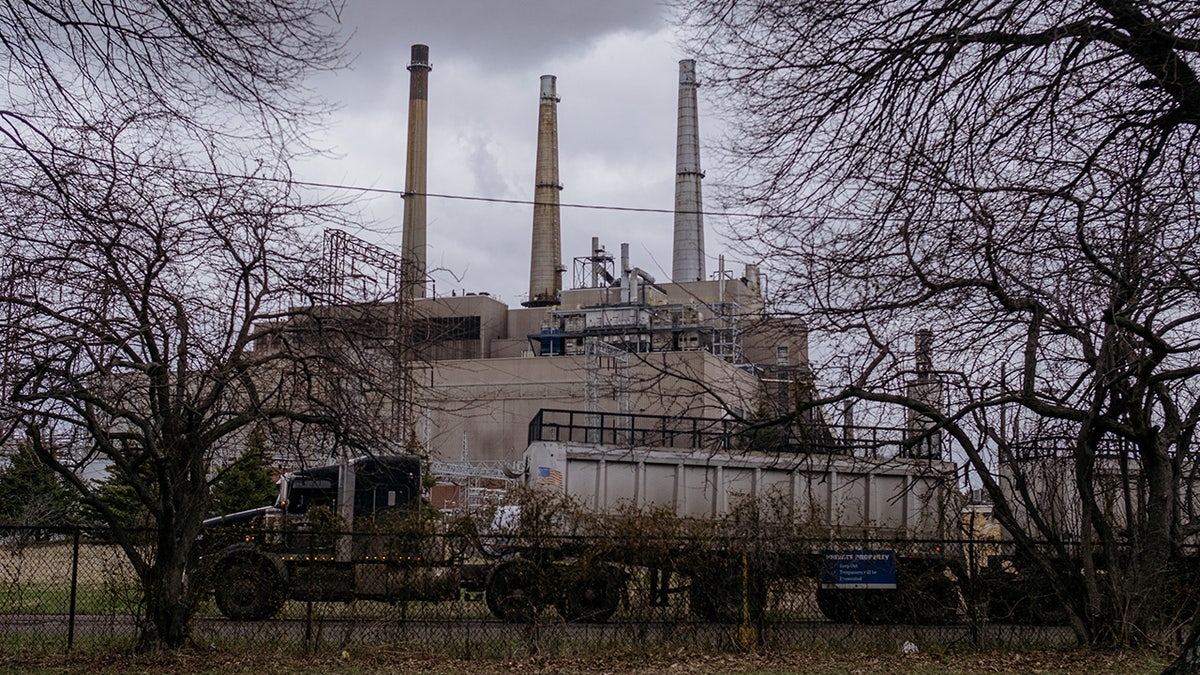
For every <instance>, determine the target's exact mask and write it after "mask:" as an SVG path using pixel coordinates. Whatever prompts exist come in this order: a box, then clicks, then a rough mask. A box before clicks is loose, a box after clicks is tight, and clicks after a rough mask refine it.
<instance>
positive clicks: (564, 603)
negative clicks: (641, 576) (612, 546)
mask: <svg viewBox="0 0 1200 675" xmlns="http://www.w3.org/2000/svg"><path fill="white" fill-rule="evenodd" d="M559 581H560V582H561V583H562V587H563V588H562V594H561V595H559V597H558V600H557V602H556V603H555V608H556V609H558V613H559V615H560V616H562V618H563V619H566V620H567V621H570V622H575V623H604V622H605V621H608V620H609V619H611V618H612V615H613V614H615V613H616V611H617V607H619V606H620V604H621V597H622V596H623V595H625V582H624V580H623V579H622V578H621V574H620V572H619V571H617V570H615V569H613V568H611V567H609V566H607V565H575V566H573V567H570V568H568V569H567V571H566V573H565V574H564V575H563V576H562V577H561V578H560V579H559Z"/></svg>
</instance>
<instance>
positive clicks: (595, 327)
mask: <svg viewBox="0 0 1200 675" xmlns="http://www.w3.org/2000/svg"><path fill="white" fill-rule="evenodd" d="M428 57H429V50H428V48H427V47H424V46H421V45H417V46H414V48H413V63H412V65H411V66H410V71H411V73H412V84H411V86H412V87H413V92H412V95H411V96H412V101H411V105H410V120H409V138H410V146H409V155H408V158H407V164H406V166H407V170H408V172H409V173H408V176H407V178H406V186H410V187H409V192H410V194H408V195H406V199H405V220H404V228H405V229H404V238H403V242H404V243H403V251H402V254H401V255H400V256H397V257H396V259H397V261H398V265H399V266H400V267H401V269H400V270H399V275H398V276H399V279H401V280H403V281H402V283H401V290H400V292H399V293H397V295H396V297H397V298H398V299H397V300H396V301H394V303H391V304H389V303H380V304H377V305H374V306H373V309H371V310H369V311H371V312H373V313H375V314H377V315H378V316H379V317H381V321H383V322H384V323H387V322H389V321H397V320H401V319H400V318H399V317H408V323H407V324H406V325H407V326H408V329H407V330H408V331H411V332H409V333H407V334H406V337H407V343H408V346H406V347H405V352H404V354H403V360H404V375H403V377H404V378H405V389H404V396H405V397H406V398H407V399H408V400H407V401H406V405H405V406H404V407H403V408H393V409H392V410H390V411H389V410H384V409H381V411H380V414H381V415H394V416H399V417H400V418H401V419H400V420H399V423H400V424H401V425H402V426H404V427H406V432H407V435H408V438H409V439H410V440H411V439H415V440H416V441H417V443H418V444H419V445H420V447H421V450H422V451H423V452H424V453H425V454H427V455H428V456H429V457H430V458H431V459H432V460H434V461H435V462H443V463H454V462H457V463H462V464H467V463H488V462H494V463H501V462H512V461H514V460H518V459H520V457H521V454H522V452H523V451H524V449H525V447H526V444H527V429H528V425H529V422H530V420H531V419H532V418H533V416H534V415H535V414H536V413H537V412H538V411H539V410H541V409H544V408H557V409H569V410H578V411H581V412H586V413H591V414H597V415H599V414H601V413H631V414H640V415H657V416H664V417H665V418H671V417H679V416H688V417H706V418H714V419H720V418H731V417H736V416H743V415H744V416H753V415H755V414H762V413H764V412H766V413H769V414H775V413H776V412H778V410H779V409H780V407H781V406H784V407H790V406H791V405H792V398H791V397H793V396H795V395H796V394H797V392H798V391H799V390H800V388H801V385H802V384H803V383H804V382H806V381H808V380H807V379H806V377H807V373H808V346H807V341H806V331H805V327H804V325H803V323H802V322H801V321H800V320H799V319H795V318H779V317H772V316H769V315H768V314H767V313H766V311H765V308H764V299H763V296H764V293H763V290H764V289H763V287H762V280H761V279H760V277H759V274H758V270H757V268H756V267H755V266H753V265H746V266H744V267H743V268H742V269H739V270H737V272H736V273H735V272H733V271H732V270H727V269H726V268H725V264H724V261H723V259H721V262H720V264H719V265H718V267H719V269H718V271H717V272H716V273H715V274H713V275H712V276H709V277H707V278H706V274H705V257H704V232H703V221H702V218H701V214H702V208H701V203H700V179H701V178H702V176H703V174H702V173H701V171H700V167H699V137H698V125H697V122H696V116H697V114H696V97H695V88H696V84H697V82H696V75H695V64H694V62H691V61H684V62H681V63H680V80H679V86H680V96H679V102H680V103H679V105H680V110H679V126H678V136H679V138H678V143H677V147H678V148H679V151H678V152H679V156H678V157H677V180H676V199H675V209H676V219H675V237H674V249H673V256H674V258H675V259H674V261H673V279H672V280H671V281H660V280H656V279H655V278H654V277H653V276H652V275H650V274H648V273H647V272H645V271H644V270H642V269H640V268H638V267H637V266H636V265H634V264H633V262H632V261H631V260H630V258H629V253H628V250H629V249H628V245H626V244H622V245H621V247H620V249H621V253H620V254H619V256H614V255H612V254H611V253H609V252H608V251H607V250H606V249H605V248H604V247H603V246H602V245H601V242H600V238H599V237H593V239H592V247H591V248H592V250H591V251H588V252H587V254H586V255H583V256H579V257H576V258H574V261H573V262H574V268H573V269H574V272H575V274H574V275H573V276H574V283H573V284H572V286H573V287H571V288H563V283H562V277H563V274H564V273H565V272H566V271H567V268H566V266H564V265H563V262H562V260H561V255H562V252H561V243H560V242H561V230H560V228H561V227H562V226H563V224H562V222H561V218H560V213H559V192H560V190H561V186H560V185H559V183H558V138H557V128H556V127H557V117H556V116H557V112H556V105H557V103H558V98H557V90H556V81H555V78H554V77H553V76H549V75H547V76H543V77H542V79H541V86H540V89H539V102H540V106H539V120H538V143H537V147H538V151H537V158H536V165H535V178H534V183H535V185H534V199H535V205H534V207H533V211H534V217H533V230H532V241H531V252H532V254H531V260H530V294H529V297H528V300H527V301H526V302H525V303H524V306H522V307H510V306H508V305H507V304H505V303H503V302H500V301H499V300H497V299H495V298H493V297H491V296H490V295H488V294H487V293H479V294H469V293H468V294H466V295H452V296H450V297H445V296H437V295H433V296H427V295H426V292H425V284H424V281H423V279H424V275H425V264H424V261H425V251H424V246H425V240H426V231H425V203H424V194H423V193H424V190H425V167H424V164H425V153H426V149H425V143H424V138H425V133H426V123H427V120H426V118H425V114H426V110H427V104H428V100H427V99H428V93H429V89H428V81H427V77H428V74H429V71H430V69H431V66H430V64H429V58H428ZM414 138H415V139H417V140H416V142H414V141H413V140H412V139H414ZM415 193H420V194H415ZM430 234H431V235H432V238H436V237H437V233H436V232H432V233H430ZM370 253H371V255H372V256H374V257H376V258H378V257H381V256H382V257H386V256H384V254H383V253H381V252H378V251H371V252H370ZM405 267H407V268H408V271H407V273H405V271H404V269H403V268H405ZM393 305H394V306H393Z"/></svg>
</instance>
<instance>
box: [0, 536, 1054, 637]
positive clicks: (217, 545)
mask: <svg viewBox="0 0 1200 675" xmlns="http://www.w3.org/2000/svg"><path fill="white" fill-rule="evenodd" d="M227 534H228V536H227V537H226V538H224V539H222V540H220V541H211V540H210V541H209V542H207V544H206V545H205V546H203V547H202V548H201V552H202V553H203V555H202V556H200V557H198V558H197V561H196V563H195V565H193V566H192V569H191V571H190V573H189V583H190V584H191V586H192V588H193V589H195V590H197V591H198V593H197V605H196V611H195V615H194V619H193V621H192V626H191V635H192V637H193V639H194V640H195V641H196V642H197V643H198V644H201V645H205V646H209V645H212V646H218V647H227V648H232V649H236V648H239V646H240V645H250V644H254V645H260V646H261V645H264V644H270V645H273V646H289V645H291V646H296V647H300V648H304V649H309V650H323V649H344V648H346V647H347V646H348V645H351V644H357V643H370V642H386V643H387V644H389V646H390V647H395V648H399V649H404V650H411V651H414V652H421V653H439V654H446V655H452V656H459V657H461V656H470V655H476V654H484V653H488V654H498V655H505V654H514V655H515V654H528V653H530V652H533V651H541V652H551V653H564V652H565V653H573V652H577V651H579V650H590V649H595V648H597V647H610V646H611V647H618V648H620V647H637V646H651V645H652V646H653V647H654V648H664V647H665V648H673V647H681V648H705V649H718V650H719V649H756V648H767V649H772V648H789V649H793V648H808V647H824V648H830V647H832V648H837V647H839V646H845V647H855V648H863V647H867V648H870V647H880V648H886V649H891V648H894V647H895V646H896V645H898V644H902V643H903V642H913V643H914V644H918V645H921V646H922V647H923V648H925V647H930V646H934V645H942V646H953V645H959V646H963V647H967V648H971V647H980V648H986V647H995V646H998V645H1014V644H1015V645H1021V646H1045V645H1055V644H1070V643H1072V642H1074V640H1075V637H1074V634H1073V632H1072V631H1071V629H1070V628H1069V627H1068V626H1067V625H1066V624H1067V613H1066V612H1065V611H1064V610H1063V608H1062V605H1061V603H1059V602H1058V600H1057V597H1058V596H1057V595H1056V594H1055V591H1054V589H1053V588H1052V587H1051V586H1050V585H1048V584H1039V583H1036V582H1035V581H1034V579H1035V577H1033V576H1031V575H1029V574H1023V573H1022V572H1021V571H1020V570H1019V569H1016V568H1014V566H1013V562H1012V560H1011V559H1010V558H1008V557H1006V556H1005V555H1004V551H1003V550H1002V546H1001V545H1000V544H999V543H996V542H991V543H988V544H986V548H984V546H985V545H981V544H979V543H977V542H967V541H948V542H947V541H942V542H905V543H897V542H885V541H864V540H857V541H833V540H828V539H826V540H816V539H808V538H778V537H775V538H767V537H763V536H756V537H720V538H717V537H707V538H697V537H694V536H680V537H675V538H667V537H662V536H653V537H652V536H645V535H643V536H638V535H634V534H628V535H627V536H618V535H616V534H613V535H611V536H606V537H594V536H593V537H561V536H546V537H541V538H528V537H523V538H518V537H492V538H490V539H489V540H487V541H480V540H479V537H478V536H468V535H466V534H463V535H453V534H444V533H442V534H421V535H417V534H414V533H412V532H409V533H407V534H397V533H392V534H389V535H386V536H384V535H381V534H380V533H379V532H371V533H342V532H336V531H330V532H323V533H318V532H313V531H306V532H295V531H287V532H285V531H277V532H273V531H263V530H261V529H260V530H257V531H254V532H252V533H247V532H238V533H236V534H234V533H227ZM0 575H3V576H2V578H0V633H3V634H6V635H7V636H8V637H9V638H10V639H13V640H25V641H27V642H30V643H33V644H37V645H40V647H41V648H43V649H46V650H51V651H53V650H58V649H69V648H70V647H71V646H72V645H78V644H80V642H81V641H85V640H86V641H89V642H96V641H102V642H112V643H117V644H131V643H132V641H133V640H134V639H135V637H136V635H137V631H138V627H139V621H141V620H142V614H143V612H142V609H143V605H142V598H141V592H140V586H139V583H138V580H137V578H136V575H135V574H134V573H133V570H132V568H131V566H130V564H129V563H128V561H127V560H126V558H125V557H124V555H123V554H122V552H121V550H120V549H119V548H118V547H116V546H115V545H113V544H111V543H109V542H107V541H106V540H105V539H104V537H103V533H102V532H93V531H88V530H82V529H73V528H7V529H0ZM256 648H257V647H256Z"/></svg>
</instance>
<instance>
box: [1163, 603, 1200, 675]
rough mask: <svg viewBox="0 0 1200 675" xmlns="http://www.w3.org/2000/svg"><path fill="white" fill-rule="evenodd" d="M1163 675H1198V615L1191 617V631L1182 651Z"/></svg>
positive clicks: (1199, 645)
mask: <svg viewBox="0 0 1200 675" xmlns="http://www.w3.org/2000/svg"><path fill="white" fill-rule="evenodd" d="M1163 675H1200V615H1198V616H1193V617H1192V629H1191V632H1189V633H1188V638H1187V640H1186V641H1185V642H1184V643H1183V649H1181V650H1180V651H1179V656H1178V657H1176V659H1175V661H1174V662H1172V663H1171V665H1169V666H1167V668H1166V670H1164V671H1163Z"/></svg>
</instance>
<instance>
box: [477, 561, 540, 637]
mask: <svg viewBox="0 0 1200 675" xmlns="http://www.w3.org/2000/svg"><path fill="white" fill-rule="evenodd" d="M541 579H542V575H541V573H540V571H539V570H538V568H537V567H536V566H535V565H533V564H532V563H528V562H525V561H523V560H513V561H510V562H506V563H501V564H500V565H498V566H496V568H495V569H493V570H492V574H491V576H490V577H489V578H488V584H487V594H486V600H487V606H488V609H489V610H491V612H492V615H493V616H495V617H496V618H497V619H500V620H502V621H508V622H509V623H532V622H533V621H534V620H535V619H537V615H538V610H539V609H540V608H541V605H542V604H543V597H542V596H543V593H542V592H541V583H542V582H541Z"/></svg>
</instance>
